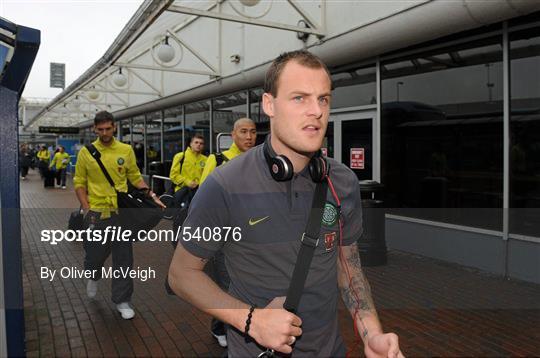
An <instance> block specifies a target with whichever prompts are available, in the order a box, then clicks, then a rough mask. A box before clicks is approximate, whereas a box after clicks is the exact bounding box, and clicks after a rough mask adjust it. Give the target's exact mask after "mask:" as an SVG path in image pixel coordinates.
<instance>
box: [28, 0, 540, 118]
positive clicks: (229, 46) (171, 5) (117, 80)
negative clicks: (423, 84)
mask: <svg viewBox="0 0 540 358" xmlns="http://www.w3.org/2000/svg"><path fill="white" fill-rule="evenodd" d="M537 10H540V1H537V0H492V1H476V0H463V1H445V0H416V1H397V0H396V1H367V2H364V1H339V0H335V1H334V0H310V1H300V0H198V1H186V0H175V1H172V0H147V1H145V2H144V3H143V4H142V5H141V7H140V8H139V9H138V10H137V12H136V13H135V14H134V15H133V17H132V18H131V19H130V21H129V22H128V23H127V24H126V26H125V27H124V29H123V30H122V32H121V33H120V35H119V36H118V37H117V38H116V39H115V41H114V42H113V44H112V45H111V46H110V47H109V49H108V50H107V51H106V53H105V54H104V55H103V56H102V57H101V59H100V60H98V61H97V62H96V63H95V64H94V65H93V66H92V67H91V68H89V69H88V70H87V71H86V72H85V73H84V74H83V75H81V76H80V77H79V78H78V79H77V80H76V81H74V82H73V83H72V84H71V85H70V86H69V87H67V88H66V89H65V90H64V91H63V92H62V93H60V94H59V95H58V96H57V97H56V98H54V99H53V100H52V101H51V102H50V103H49V104H48V105H47V106H46V107H45V108H44V109H43V110H42V111H41V112H40V113H38V114H37V115H36V116H35V117H34V119H33V120H32V121H30V122H29V123H27V124H26V126H25V128H27V127H31V126H39V125H51V124H52V123H54V124H55V125H58V123H61V124H62V125H65V126H80V127H84V126H86V125H89V124H90V123H91V122H90V120H91V119H92V118H93V115H94V114H95V113H96V112H97V111H100V110H108V111H110V112H113V113H114V114H115V116H116V118H117V119H122V118H127V117H130V116H134V115H137V114H141V113H147V112H150V111H154V110H161V109H163V108H166V107H171V106H174V105H178V104H183V103H188V102H192V101H197V100H200V99H204V98H211V97H212V96H216V95H220V94H225V93H231V92H234V91H237V90H240V89H246V88H251V87H254V86H260V85H261V83H262V81H263V78H264V71H265V70H266V67H267V66H268V64H269V63H270V62H271V61H272V59H273V58H275V57H276V56H277V55H278V54H279V53H281V52H283V51H289V50H294V49H299V48H308V49H309V50H310V51H312V52H314V53H315V54H317V55H319V56H320V57H321V58H322V59H323V60H325V61H326V62H327V64H329V66H331V67H335V66H341V65H345V64H347V63H351V62H358V61H361V60H366V59H370V58H371V59H373V58H374V57H375V56H377V55H380V54H382V53H387V52H389V51H392V50H396V49H401V48H404V47H407V46H410V45H414V44H417V43H420V42H424V41H428V40H431V39H436V38H439V37H441V36H445V35H448V34H452V33H456V32H459V31H463V30H466V29H472V28H477V27H479V26H482V25H487V24H491V23H495V22H499V21H502V20H505V19H508V18H512V17H516V16H520V15H524V14H527V13H530V12H533V11H537Z"/></svg>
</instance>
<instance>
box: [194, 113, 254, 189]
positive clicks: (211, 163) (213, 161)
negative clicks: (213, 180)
mask: <svg viewBox="0 0 540 358" xmlns="http://www.w3.org/2000/svg"><path fill="white" fill-rule="evenodd" d="M231 137H232V140H233V144H232V145H231V146H230V147H229V149H227V150H226V151H224V152H223V153H220V154H217V155H216V154H211V155H210V156H208V160H207V161H206V165H205V166H204V171H203V173H202V176H201V182H200V184H202V183H203V182H204V181H205V180H206V178H207V177H208V176H209V175H210V173H212V172H213V171H214V169H216V166H218V165H221V164H223V163H225V162H228V161H229V160H231V159H233V158H236V157H237V156H239V155H240V154H242V153H244V152H245V151H247V150H248V149H251V148H253V146H254V145H255V141H256V140H257V129H256V128H255V123H254V122H253V121H252V120H251V119H249V118H240V119H237V120H236V121H235V122H234V127H233V130H232V132H231ZM219 156H221V160H220V161H221V163H219V164H218V159H217V158H218V157H219Z"/></svg>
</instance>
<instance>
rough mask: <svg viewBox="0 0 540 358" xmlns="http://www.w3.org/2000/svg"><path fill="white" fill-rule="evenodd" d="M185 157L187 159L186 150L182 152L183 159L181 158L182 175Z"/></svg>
mask: <svg viewBox="0 0 540 358" xmlns="http://www.w3.org/2000/svg"><path fill="white" fill-rule="evenodd" d="M184 159H186V151H185V150H184V151H183V152H182V159H180V171H179V173H180V175H182V167H183V166H184Z"/></svg>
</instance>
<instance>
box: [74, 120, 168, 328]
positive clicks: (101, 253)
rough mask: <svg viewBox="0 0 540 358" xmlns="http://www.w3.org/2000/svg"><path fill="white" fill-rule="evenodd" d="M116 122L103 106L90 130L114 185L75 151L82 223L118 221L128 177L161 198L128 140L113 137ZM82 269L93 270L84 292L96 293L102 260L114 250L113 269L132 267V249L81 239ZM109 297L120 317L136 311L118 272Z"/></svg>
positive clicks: (100, 225)
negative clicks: (120, 204) (119, 200)
mask: <svg viewBox="0 0 540 358" xmlns="http://www.w3.org/2000/svg"><path fill="white" fill-rule="evenodd" d="M115 130H116V124H115V122H114V117H113V116H112V114H111V113H109V112H106V111H102V112H99V113H97V114H96V117H95V118H94V131H95V133H96V134H97V136H98V139H97V140H96V141H94V142H93V143H92V145H93V146H94V147H95V148H96V150H97V151H99V154H100V161H101V162H102V164H103V167H105V169H106V172H107V173H108V174H109V176H110V178H111V180H112V181H113V184H114V187H113V186H112V185H111V183H110V182H109V180H108V178H107V177H106V175H104V172H103V171H102V169H101V168H100V165H99V164H98V162H97V161H96V159H95V157H94V156H93V155H92V153H90V151H89V150H88V149H87V148H86V147H85V148H83V149H81V151H80V152H79V154H78V156H77V164H76V166H75V176H74V178H73V183H74V186H75V192H76V194H77V198H78V199H79V202H80V204H81V208H82V210H83V212H84V214H85V224H86V225H87V226H88V227H90V228H92V229H93V230H105V228H106V227H107V226H116V227H119V226H121V224H122V223H121V222H120V216H119V215H118V207H119V203H118V197H119V196H125V195H126V194H123V195H119V194H118V193H127V191H128V185H127V182H128V181H129V182H130V183H131V184H132V185H133V186H134V187H135V188H137V189H142V190H147V191H148V195H149V196H150V197H151V198H153V200H154V201H155V203H156V204H157V205H159V206H161V207H163V204H162V203H161V202H160V201H159V199H158V198H157V196H156V195H155V194H154V193H152V192H151V191H150V190H149V188H148V185H147V184H146V183H145V182H144V180H143V179H142V177H141V173H140V172H139V169H138V167H137V163H136V159H135V154H134V152H133V149H132V148H131V146H129V145H127V144H124V143H121V142H120V141H118V140H116V139H115V138H114V132H115ZM84 249H85V258H84V268H85V270H92V272H93V273H94V275H93V277H92V278H91V279H90V280H88V282H87V286H86V293H87V295H88V297H89V298H94V297H95V296H96V294H97V289H98V280H99V279H100V278H101V272H102V267H103V263H104V262H105V260H106V259H107V257H108V256H109V254H111V253H112V262H113V271H115V272H117V271H120V270H131V268H132V267H133V249H132V242H131V240H130V241H113V242H111V241H110V240H108V241H107V242H105V244H104V243H103V242H102V241H85V242H84ZM111 291H112V301H113V302H114V303H115V304H116V308H117V310H118V311H119V312H120V313H121V315H122V318H124V319H131V318H133V317H134V315H135V311H134V310H133V308H132V306H131V304H130V301H131V296H132V294H133V280H132V279H131V278H130V277H129V275H128V276H126V275H124V276H120V277H118V278H113V280H112V290H111Z"/></svg>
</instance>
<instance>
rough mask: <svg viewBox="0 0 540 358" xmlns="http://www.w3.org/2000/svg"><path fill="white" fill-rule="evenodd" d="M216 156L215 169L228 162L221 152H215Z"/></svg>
mask: <svg viewBox="0 0 540 358" xmlns="http://www.w3.org/2000/svg"><path fill="white" fill-rule="evenodd" d="M214 155H215V156H216V167H219V166H220V165H221V164H223V163H225V162H228V161H229V158H227V156H226V155H225V154H223V153H222V152H217V153H216V154H214Z"/></svg>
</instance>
